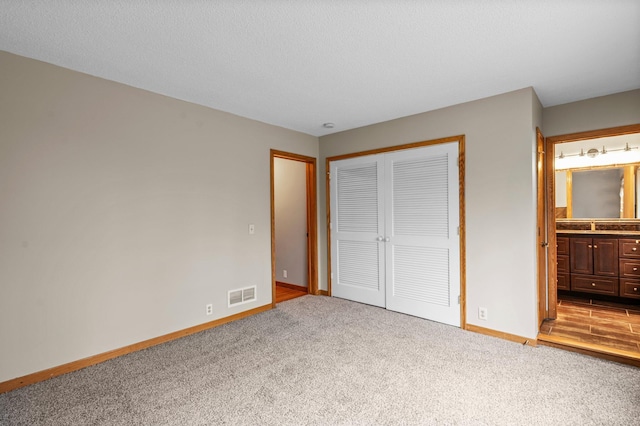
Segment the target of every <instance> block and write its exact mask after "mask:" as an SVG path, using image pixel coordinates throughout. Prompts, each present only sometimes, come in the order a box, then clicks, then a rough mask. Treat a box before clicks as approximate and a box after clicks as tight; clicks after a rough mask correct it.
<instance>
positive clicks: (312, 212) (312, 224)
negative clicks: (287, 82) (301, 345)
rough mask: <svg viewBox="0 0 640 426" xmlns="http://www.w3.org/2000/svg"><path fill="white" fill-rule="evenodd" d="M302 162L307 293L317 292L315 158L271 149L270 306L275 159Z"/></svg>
mask: <svg viewBox="0 0 640 426" xmlns="http://www.w3.org/2000/svg"><path fill="white" fill-rule="evenodd" d="M276 158H280V159H283V160H291V161H299V162H301V163H304V164H305V166H306V169H305V178H306V188H307V191H306V192H307V195H306V207H307V293H308V294H314V295H317V294H319V292H318V203H317V189H316V188H317V178H316V176H317V172H316V159H315V158H314V157H307V156H305V155H299V154H293V153H290V152H284V151H278V150H275V149H272V150H271V153H270V162H271V306H272V307H274V308H275V307H276V215H275V176H274V172H275V159H276Z"/></svg>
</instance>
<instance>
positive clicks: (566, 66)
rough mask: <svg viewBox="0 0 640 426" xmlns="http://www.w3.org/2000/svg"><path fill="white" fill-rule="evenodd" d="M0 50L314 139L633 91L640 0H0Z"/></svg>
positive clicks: (637, 81)
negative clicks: (440, 116)
mask: <svg viewBox="0 0 640 426" xmlns="http://www.w3.org/2000/svg"><path fill="white" fill-rule="evenodd" d="M0 50H5V51H8V52H12V53H16V54H19V55H23V56H27V57H30V58H35V59H39V60H42V61H45V62H50V63H53V64H56V65H60V66H63V67H66V68H70V69H73V70H77V71H81V72H85V73H88V74H91V75H95V76H99V77H103V78H106V79H109V80H114V81H118V82H121V83H125V84H128V85H131V86H135V87H139V88H143V89H146V90H150V91H152V92H156V93H161V94H164V95H168V96H171V97H174V98H178V99H183V100H186V101H190V102H194V103H197V104H201V105H206V106H209V107H212V108H216V109H219V110H223V111H227V112H231V113H234V114H237V115H240V116H244V117H249V118H253V119H256V120H260V121H263V122H266V123H271V124H275V125H278V126H282V127H286V128H289V129H294V130H298V131H301V132H304V133H308V134H311V135H316V136H320V135H324V134H328V133H332V132H336V131H341V130H346V129H351V128H355V127H360V126H364V125H367V124H372V123H376V122H380V121H385V120H390V119H393V118H398V117H402V116H406V115H411V114H416V113H420V112H424V111H429V110H433V109H437V108H442V107H445V106H449V105H454V104H458V103H461V102H466V101H470V100H474V99H479V98H483V97H487V96H491V95H496V94H500V93H504V92H508V91H511V90H516V89H521V88H524V87H529V86H532V87H533V88H534V89H535V91H536V92H537V94H538V96H539V97H540V100H541V101H542V104H543V105H544V106H551V105H557V104H562V103H567V102H572V101H576V100H581V99H586V98H591V97H595V96H602V95H607V94H610V93H616V92H622V91H626V90H631V89H636V88H639V87H640V1H638V0H615V1H612V0H521V1H499V0H488V1H470V0H469V1H465V0H446V1H445V0H422V1H417V0H411V1H410V0H378V1H376V0H351V1H349V0H343V1H338V0H324V1H323V0H296V1H286V0H279V1H275V0H222V1H204V0H199V1H196V0H156V1H149V0H146V1H125V0H85V1H78V0H58V1H45V0H41V1H35V0H0ZM324 122H333V123H335V128H333V129H325V128H323V127H322V123H324Z"/></svg>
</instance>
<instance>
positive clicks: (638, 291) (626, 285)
mask: <svg viewBox="0 0 640 426" xmlns="http://www.w3.org/2000/svg"><path fill="white" fill-rule="evenodd" d="M620 296H621V297H633V298H635V299H640V281H638V280H629V279H626V278H623V279H621V280H620Z"/></svg>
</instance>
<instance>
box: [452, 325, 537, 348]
mask: <svg viewBox="0 0 640 426" xmlns="http://www.w3.org/2000/svg"><path fill="white" fill-rule="evenodd" d="M464 329H465V330H469V331H473V332H474V333H480V334H485V335H487V336H493V337H498V338H500V339H504V340H509V341H511V342H516V343H520V344H521V345H528V346H538V341H537V340H536V339H527V338H526V337H522V336H517V335H515V334H509V333H504V332H502V331H497V330H492V329H490V328H484V327H478V326H477V325H473V324H467V325H465V327H464Z"/></svg>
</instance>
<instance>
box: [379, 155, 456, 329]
mask: <svg viewBox="0 0 640 426" xmlns="http://www.w3.org/2000/svg"><path fill="white" fill-rule="evenodd" d="M458 181H459V177H458V144H457V143H446V144H438V145H432V146H427V147H424V148H419V149H411V150H407V151H397V152H394V153H390V154H387V155H386V157H385V195H386V196H387V203H386V205H385V230H386V233H385V237H386V238H388V240H389V241H388V242H386V243H385V258H386V306H387V309H390V310H393V311H397V312H402V313H406V314H409V315H415V316H418V317H422V318H427V319H430V320H434V321H438V322H442V323H446V324H451V325H455V326H458V327H459V326H460V305H459V303H458V300H459V299H458V297H459V295H460V237H459V236H458V233H459V229H458V227H459V196H458V190H459V186H458Z"/></svg>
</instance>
